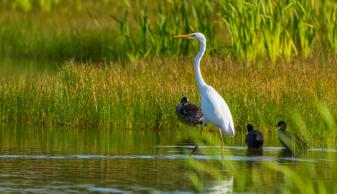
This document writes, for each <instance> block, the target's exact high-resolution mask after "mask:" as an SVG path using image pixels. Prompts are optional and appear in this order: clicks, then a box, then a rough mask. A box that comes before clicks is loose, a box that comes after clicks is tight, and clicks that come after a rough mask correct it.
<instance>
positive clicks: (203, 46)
mask: <svg viewBox="0 0 337 194" xmlns="http://www.w3.org/2000/svg"><path fill="white" fill-rule="evenodd" d="M205 51H206V41H204V42H203V41H200V50H199V52H198V54H197V56H196V57H195V60H194V74H195V81H196V82H197V85H198V88H199V91H202V90H203V89H204V88H205V86H207V84H206V82H205V81H204V79H203V78H202V75H201V71H200V61H201V58H202V56H203V55H204V53H205Z"/></svg>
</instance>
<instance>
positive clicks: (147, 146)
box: [0, 126, 336, 193]
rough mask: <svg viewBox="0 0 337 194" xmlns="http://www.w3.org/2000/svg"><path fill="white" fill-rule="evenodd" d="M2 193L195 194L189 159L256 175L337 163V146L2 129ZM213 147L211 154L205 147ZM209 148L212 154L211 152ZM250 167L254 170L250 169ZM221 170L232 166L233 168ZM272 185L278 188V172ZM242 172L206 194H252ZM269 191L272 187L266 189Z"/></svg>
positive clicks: (173, 134)
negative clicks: (290, 150) (299, 148)
mask: <svg viewBox="0 0 337 194" xmlns="http://www.w3.org/2000/svg"><path fill="white" fill-rule="evenodd" d="M0 135H1V136H0V140H1V143H0V169H1V171H0V192H33V193H55V192H57V193H63V192H64V193H66V192H72V193H82V192H95V193H134V192H137V193H149V192H167V193H194V192H196V190H195V188H194V187H193V184H192V183H191V181H190V179H189V173H190V169H191V168H190V166H189V163H188V161H189V160H190V159H194V160H196V161H200V162H207V161H220V160H225V161H231V162H235V164H238V165H239V166H240V165H241V166H242V167H246V168H245V169H249V170H250V171H251V172H252V173H253V172H256V171H261V163H268V162H279V163H282V164H284V165H287V166H289V167H291V168H293V169H297V168H301V165H304V164H306V163H314V164H315V166H317V168H321V167H324V165H325V164H326V163H327V162H331V161H330V159H329V158H328V157H327V153H330V154H331V153H333V154H334V153H335V152H336V150H328V149H320V148H313V149H310V150H309V151H308V152H307V153H306V154H302V155H298V156H292V155H289V154H285V153H284V152H283V149H282V148H280V147H278V146H268V145H267V146H266V147H265V149H264V151H263V153H259V152H258V153H256V152H248V150H247V149H246V147H245V146H243V145H228V146H225V148H224V151H223V152H221V151H220V147H219V146H200V147H199V149H198V151H197V152H196V153H195V154H193V155H191V154H190V152H191V149H193V145H190V144H188V143H186V142H185V141H184V139H186V138H187V139H188V137H187V135H186V133H184V132H182V131H166V132H165V131H162V132H159V131H153V130H148V131H143V130H100V129H86V130H84V129H37V128H29V127H17V126H2V127H1V130H0ZM207 150H209V151H211V152H209V153H212V154H210V155H207V154H204V153H205V152H203V151H207ZM206 153H207V152H206ZM247 167H248V168H247ZM219 171H227V169H226V168H223V169H219ZM261 176H266V177H271V180H270V184H269V185H265V187H266V188H267V190H269V191H270V192H274V191H276V190H277V188H275V186H274V182H275V181H284V180H283V178H282V177H279V176H274V175H271V174H268V173H267V174H263V173H261ZM240 178H241V177H235V176H233V174H232V173H231V172H229V171H228V173H227V172H225V173H224V175H223V177H222V178H221V180H214V179H212V178H209V179H208V178H207V176H205V178H204V179H203V182H204V184H205V187H204V188H203V191H204V192H210V193H226V192H244V191H246V192H248V191H249V189H248V188H249V187H247V190H245V189H242V188H237V186H236V185H237V184H236V183H237V182H238V181H239V180H238V179H240ZM266 188H264V190H266Z"/></svg>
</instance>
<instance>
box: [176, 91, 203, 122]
mask: <svg viewBox="0 0 337 194" xmlns="http://www.w3.org/2000/svg"><path fill="white" fill-rule="evenodd" d="M176 113H177V115H178V118H179V119H180V120H181V121H182V122H184V123H186V124H189V125H197V124H202V119H203V116H204V115H203V114H202V112H201V109H200V107H199V106H198V105H195V104H190V103H189V101H188V98H187V97H186V96H185V97H183V98H182V99H181V101H180V104H179V105H178V106H177V108H176Z"/></svg>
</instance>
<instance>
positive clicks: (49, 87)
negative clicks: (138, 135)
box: [0, 57, 337, 146]
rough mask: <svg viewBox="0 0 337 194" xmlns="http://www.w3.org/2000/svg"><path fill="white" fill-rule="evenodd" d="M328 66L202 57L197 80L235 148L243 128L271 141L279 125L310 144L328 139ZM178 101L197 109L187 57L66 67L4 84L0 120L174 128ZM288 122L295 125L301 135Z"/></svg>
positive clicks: (331, 75)
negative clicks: (231, 129)
mask: <svg viewBox="0 0 337 194" xmlns="http://www.w3.org/2000/svg"><path fill="white" fill-rule="evenodd" d="M335 60H336V59H335V58H332V57H331V58H328V59H326V61H327V62H322V60H321V59H315V58H314V59H311V60H308V61H306V60H297V61H294V62H293V63H279V64H275V65H270V66H266V67H263V68H262V67H258V66H251V67H246V66H245V65H243V64H240V63H235V62H233V61H231V60H227V59H219V58H206V59H205V60H204V63H203V64H202V73H203V75H204V78H205V80H207V83H209V84H210V85H212V86H213V87H214V88H215V89H216V90H217V91H219V92H220V94H221V95H222V96H223V97H224V99H225V100H226V101H227V103H228V105H229V107H230V109H231V111H232V115H233V117H234V123H235V128H236V130H237V131H238V134H237V136H238V139H240V140H241V141H243V138H241V137H242V135H243V134H244V133H245V126H246V124H247V123H248V122H250V123H252V124H253V125H255V126H257V127H258V128H259V129H261V130H262V131H263V132H264V133H265V136H266V137H271V138H273V137H275V127H274V126H275V124H276V123H277V122H278V121H279V120H286V121H288V123H289V125H290V126H291V128H293V129H292V130H294V131H295V132H296V133H298V134H299V135H300V136H303V137H304V138H306V139H308V140H313V139H317V138H324V137H326V135H327V133H326V132H325V131H326V130H325V129H326V125H325V124H324V123H325V122H324V120H323V119H322V117H321V115H320V114H319V112H318V111H317V104H318V103H320V102H325V103H326V106H327V107H329V109H330V110H331V111H332V115H337V112H336V110H337V104H336V93H337V87H336V84H335V83H336V81H337V80H336V73H337V68H336V66H335V65H334V63H333V62H332V61H335ZM329 61H331V62H329ZM184 95H187V96H188V97H189V98H190V99H191V101H192V102H193V103H198V104H199V91H198V90H197V88H196V86H195V80H194V74H193V66H192V58H191V57H186V59H178V58H173V59H170V58H165V59H159V58H153V59H148V60H146V61H142V60H141V61H137V62H135V63H133V64H129V65H121V64H95V63H91V64H88V63H82V64H80V63H77V64H76V63H75V62H68V63H67V64H65V65H64V66H62V67H60V69H59V70H58V71H57V72H56V74H49V73H36V74H35V75H30V74H29V75H27V76H26V77H23V78H21V79H16V78H12V79H11V78H10V77H6V78H4V79H3V80H2V81H1V82H0V107H1V108H0V120H1V122H4V123H24V124H30V125H40V126H71V127H79V128H81V127H88V126H89V127H90V126H92V127H99V128H116V129H150V128H152V129H160V130H166V129H178V128H182V127H184V126H183V125H181V124H179V122H178V120H177V118H176V115H175V106H176V105H177V104H178V102H179V101H180V99H181V97H182V96H184ZM294 118H302V120H301V121H303V122H304V124H303V125H305V126H306V127H307V128H306V130H305V131H301V130H300V128H299V127H297V124H298V123H296V122H295V119H294ZM303 125H302V124H300V125H299V126H303ZM209 128H213V129H214V127H209ZM242 132H243V133H242ZM330 138H331V139H332V142H334V141H335V138H334V137H330ZM227 141H232V140H230V139H227ZM267 143H268V138H267ZM312 143H313V144H315V146H324V145H326V142H321V141H313V142H312Z"/></svg>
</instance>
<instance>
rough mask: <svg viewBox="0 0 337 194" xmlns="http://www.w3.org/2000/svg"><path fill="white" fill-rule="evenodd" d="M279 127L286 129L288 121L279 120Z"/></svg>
mask: <svg viewBox="0 0 337 194" xmlns="http://www.w3.org/2000/svg"><path fill="white" fill-rule="evenodd" d="M277 127H279V128H280V129H281V130H286V128H287V124H286V122H284V121H279V122H278V123H277Z"/></svg>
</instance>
